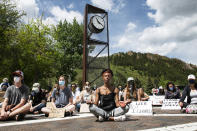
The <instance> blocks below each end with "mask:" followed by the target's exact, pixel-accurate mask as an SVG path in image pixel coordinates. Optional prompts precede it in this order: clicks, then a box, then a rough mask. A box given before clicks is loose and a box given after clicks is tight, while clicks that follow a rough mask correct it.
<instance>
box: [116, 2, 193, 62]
mask: <svg viewBox="0 0 197 131" xmlns="http://www.w3.org/2000/svg"><path fill="white" fill-rule="evenodd" d="M147 5H148V6H149V7H150V8H151V9H153V10H155V13H150V12H149V13H147V15H148V16H149V17H150V18H152V19H153V20H154V21H155V22H156V23H157V25H155V26H154V25H153V26H151V27H147V28H145V29H144V30H143V31H142V32H136V31H134V30H133V29H132V24H131V23H128V25H127V27H126V28H125V33H123V34H122V35H121V36H119V40H118V43H117V45H113V46H112V47H113V48H117V49H118V48H123V49H124V50H125V51H128V50H134V51H139V52H150V53H157V54H161V55H166V56H170V57H171V56H172V57H177V58H181V59H182V60H185V61H186V62H192V63H194V64H197V59H195V57H196V55H197V53H196V50H195V49H197V37H196V36H197V1H194V0H181V1H180V0H147ZM129 27H131V30H129Z"/></svg>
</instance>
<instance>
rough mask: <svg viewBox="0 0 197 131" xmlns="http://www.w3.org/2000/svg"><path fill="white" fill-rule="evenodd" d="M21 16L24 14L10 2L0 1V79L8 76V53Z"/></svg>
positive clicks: (9, 65) (8, 0) (10, 64)
mask: <svg viewBox="0 0 197 131" xmlns="http://www.w3.org/2000/svg"><path fill="white" fill-rule="evenodd" d="M23 15H24V13H23V12H20V11H18V10H17V9H16V6H15V5H14V4H11V2H10V0H1V1H0V52H1V55H0V61H1V64H0V72H1V73H0V78H2V77H5V76H7V74H10V67H11V66H12V63H10V60H11V59H12V58H11V57H10V52H11V51H12V46H13V43H15V37H16V35H17V29H18V25H19V24H20V18H21V17H22V16H23Z"/></svg>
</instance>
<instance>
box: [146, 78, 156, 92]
mask: <svg viewBox="0 0 197 131" xmlns="http://www.w3.org/2000/svg"><path fill="white" fill-rule="evenodd" d="M153 88H154V85H153V83H152V80H151V78H150V77H148V80H147V88H146V90H145V91H146V93H147V94H149V95H150V94H151V93H152V89H153Z"/></svg>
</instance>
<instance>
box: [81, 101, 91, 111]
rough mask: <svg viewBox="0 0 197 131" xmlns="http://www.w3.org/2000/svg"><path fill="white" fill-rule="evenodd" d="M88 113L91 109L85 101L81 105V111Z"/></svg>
mask: <svg viewBox="0 0 197 131" xmlns="http://www.w3.org/2000/svg"><path fill="white" fill-rule="evenodd" d="M85 112H86V113H87V112H90V110H89V105H88V104H86V103H83V104H81V106H80V113H85Z"/></svg>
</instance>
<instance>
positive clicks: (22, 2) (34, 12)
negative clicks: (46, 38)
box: [13, 0, 39, 23]
mask: <svg viewBox="0 0 197 131" xmlns="http://www.w3.org/2000/svg"><path fill="white" fill-rule="evenodd" d="M13 2H14V3H16V6H17V9H19V10H23V11H25V13H26V16H24V17H23V20H24V21H25V22H26V23H28V21H30V20H31V19H32V18H35V17H38V14H39V8H38V4H37V3H36V1H35V0H13Z"/></svg>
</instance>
